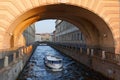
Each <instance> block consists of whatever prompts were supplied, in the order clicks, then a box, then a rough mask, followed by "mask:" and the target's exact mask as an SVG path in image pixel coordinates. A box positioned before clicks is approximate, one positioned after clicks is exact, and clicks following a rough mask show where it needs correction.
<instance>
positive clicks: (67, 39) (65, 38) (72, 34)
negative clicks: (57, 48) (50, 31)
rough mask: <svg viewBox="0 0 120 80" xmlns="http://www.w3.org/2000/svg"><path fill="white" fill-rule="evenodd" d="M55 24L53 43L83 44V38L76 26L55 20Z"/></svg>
mask: <svg viewBox="0 0 120 80" xmlns="http://www.w3.org/2000/svg"><path fill="white" fill-rule="evenodd" d="M55 23H56V27H55V38H54V39H55V42H59V43H73V44H85V38H84V36H83V34H82V33H81V32H80V30H79V29H78V28H77V27H76V26H74V25H73V24H71V23H69V22H66V21H62V20H56V22H55Z"/></svg>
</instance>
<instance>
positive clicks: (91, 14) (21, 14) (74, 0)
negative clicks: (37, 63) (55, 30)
mask: <svg viewBox="0 0 120 80" xmlns="http://www.w3.org/2000/svg"><path fill="white" fill-rule="evenodd" d="M2 3H3V4H2ZM5 4H9V6H7V5H5ZM111 4H112V5H111ZM47 5H48V6H47ZM58 5H59V7H58ZM66 5H67V6H69V7H67V8H64V7H66ZM50 6H52V8H51V7H50ZM0 7H1V9H2V10H1V14H0V18H1V20H0V22H3V24H1V28H2V29H1V30H2V32H3V34H4V35H5V36H6V37H4V36H2V35H1V36H0V37H1V40H3V39H4V40H5V41H4V42H2V43H1V44H5V43H8V44H9V42H10V35H9V34H10V33H12V34H13V35H15V36H17V35H16V34H15V32H14V31H17V30H19V28H18V29H17V27H18V26H19V27H20V25H21V26H22V27H23V26H25V25H26V26H27V25H29V24H30V23H32V22H35V21H37V20H41V19H49V18H57V19H64V20H67V21H70V22H71V23H73V24H75V25H77V26H79V28H80V29H81V30H82V29H83V30H82V31H83V33H84V34H85V32H86V30H87V34H89V33H91V35H86V37H88V38H89V37H91V36H92V35H93V34H94V32H90V31H92V30H93V29H95V30H98V33H97V31H96V33H97V34H95V35H94V36H93V37H92V39H91V40H92V41H93V42H94V40H95V39H99V40H100V41H99V42H97V40H95V41H96V42H95V43H97V44H98V43H99V46H100V47H109V49H110V48H112V49H113V48H115V52H116V53H119V52H120V50H119V43H120V41H119V22H118V21H119V18H118V16H119V13H120V12H119V1H117V0H114V1H109V0H108V1H107V0H100V1H98V0H91V1H88V0H84V1H78V0H44V1H43V0H36V1H32V0H25V1H24V2H23V1H22V0H21V1H17V3H16V0H13V1H12V0H10V1H9V0H5V1H4V0H3V1H0ZM73 7H76V8H73ZM110 7H111V9H110ZM113 7H115V9H114V8H113ZM37 8H38V9H37ZM53 8H56V9H53ZM103 8H104V9H103ZM109 9H110V10H109ZM14 10H15V12H14V13H13V12H12V11H14ZM38 10H40V11H38ZM57 11H58V12H59V13H58V12H57ZM29 12H30V13H29ZM37 12H38V13H40V12H43V13H44V14H39V15H38V13H37ZM51 12H54V14H56V15H59V16H54V15H53V14H52V13H51ZM63 12H64V15H61V14H62V13H63ZM11 13H12V14H11ZM28 13H29V14H28ZM45 13H46V14H48V15H46V14H45ZM68 13H69V14H68ZM73 13H74V14H73ZM3 14H4V15H3ZM36 14H37V15H36ZM86 15H87V16H86ZM68 16H71V17H68ZM72 16H74V17H72ZM3 17H4V19H2V18H3ZM92 18H93V19H92ZM18 19H19V20H18ZM30 20H31V21H30ZM29 21H30V22H29ZM21 23H22V24H21ZM85 23H87V25H86V24H85ZM81 25H82V26H84V28H83V27H80V26H81ZM87 26H91V27H89V28H88V27H87ZM99 26H100V27H99ZM114 27H115V29H114ZM24 28H25V27H23V29H24ZM102 29H103V30H102ZM21 31H22V29H21ZM95 36H96V37H97V36H100V37H99V38H95ZM105 36H107V38H103V37H105ZM6 38H8V39H6ZM89 39H90V38H89ZM106 41H109V42H106ZM89 43H91V42H89ZM97 44H95V46H97ZM100 44H102V45H100ZM93 46H94V45H93ZM2 47H4V46H1V48H2ZM7 47H9V45H8V46H7ZM113 52H114V50H113Z"/></svg>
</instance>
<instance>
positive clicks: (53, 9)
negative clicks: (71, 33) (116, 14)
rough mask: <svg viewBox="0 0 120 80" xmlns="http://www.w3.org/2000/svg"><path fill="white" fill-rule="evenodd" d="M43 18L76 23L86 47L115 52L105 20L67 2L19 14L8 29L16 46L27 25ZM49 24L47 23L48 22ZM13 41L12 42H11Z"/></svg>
mask: <svg viewBox="0 0 120 80" xmlns="http://www.w3.org/2000/svg"><path fill="white" fill-rule="evenodd" d="M44 19H61V20H65V21H68V22H70V23H72V24H74V25H76V26H77V27H78V28H79V29H80V31H81V32H82V33H83V34H84V36H85V39H86V45H87V46H88V47H97V48H100V49H104V50H110V51H111V52H113V53H114V52H115V45H114V39H113V34H112V32H111V30H110V28H109V26H108V25H107V24H106V23H105V21H104V20H103V19H102V18H101V17H99V16H98V15H96V14H95V13H93V12H92V11H89V10H87V9H84V8H82V7H78V6H73V5H68V4H54V5H45V6H41V7H36V8H33V9H31V10H29V11H27V12H25V13H24V14H22V15H21V16H19V17H18V18H17V19H16V20H15V21H14V22H13V24H11V26H10V28H9V29H8V30H9V31H10V32H11V33H12V34H13V36H14V37H11V38H13V39H11V40H14V41H11V42H12V43H11V45H13V46H12V47H16V46H17V43H18V39H19V36H20V35H21V34H22V32H23V31H24V30H25V29H26V28H27V26H28V25H30V24H32V23H34V22H36V21H39V20H44ZM48 25H49V24H48ZM13 42H14V43H13Z"/></svg>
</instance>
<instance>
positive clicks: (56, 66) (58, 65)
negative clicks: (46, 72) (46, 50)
mask: <svg viewBox="0 0 120 80" xmlns="http://www.w3.org/2000/svg"><path fill="white" fill-rule="evenodd" d="M44 60H45V61H44V62H45V65H46V66H47V67H49V68H50V69H52V70H53V71H61V70H62V66H63V64H62V59H61V58H60V57H58V56H52V55H47V56H45V58H44Z"/></svg>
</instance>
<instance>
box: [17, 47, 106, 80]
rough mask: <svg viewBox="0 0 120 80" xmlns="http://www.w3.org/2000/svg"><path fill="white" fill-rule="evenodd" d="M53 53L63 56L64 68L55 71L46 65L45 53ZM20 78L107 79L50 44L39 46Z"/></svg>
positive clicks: (49, 79)
mask: <svg viewBox="0 0 120 80" xmlns="http://www.w3.org/2000/svg"><path fill="white" fill-rule="evenodd" d="M48 54H52V55H56V56H60V57H62V58H63V70H62V71H59V72H53V71H51V70H49V69H48V68H47V67H46V66H45V65H44V59H43V58H44V57H45V55H48ZM19 80H106V79H104V78H103V77H102V76H101V75H98V74H96V73H93V72H91V71H90V70H89V69H86V68H85V67H84V66H82V65H80V64H78V63H76V62H75V61H73V60H72V59H70V58H68V57H66V56H65V55H62V54H60V52H58V51H57V50H55V49H53V48H51V47H50V46H38V47H37V49H36V50H35V52H34V54H33V55H32V57H31V59H30V60H29V62H28V64H27V66H26V67H25V69H24V70H23V72H22V74H21V75H20V77H19Z"/></svg>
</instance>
